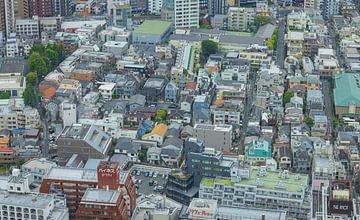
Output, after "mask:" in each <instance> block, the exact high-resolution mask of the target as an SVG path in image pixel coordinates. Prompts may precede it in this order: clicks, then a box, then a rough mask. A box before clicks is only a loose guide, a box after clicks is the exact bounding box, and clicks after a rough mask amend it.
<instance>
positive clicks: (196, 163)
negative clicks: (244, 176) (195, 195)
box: [184, 138, 234, 186]
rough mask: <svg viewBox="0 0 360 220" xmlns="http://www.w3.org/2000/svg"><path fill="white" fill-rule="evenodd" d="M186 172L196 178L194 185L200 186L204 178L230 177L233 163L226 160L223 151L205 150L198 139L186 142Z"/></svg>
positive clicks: (190, 139)
mask: <svg viewBox="0 0 360 220" xmlns="http://www.w3.org/2000/svg"><path fill="white" fill-rule="evenodd" d="M184 149H185V157H186V171H187V172H188V173H190V174H192V175H193V176H194V184H195V185H196V186H199V184H200V181H201V179H202V178H203V177H211V178H215V177H219V176H222V177H230V170H231V167H232V166H233V165H234V163H233V161H231V160H226V159H225V158H224V154H223V152H222V151H219V150H215V149H214V148H205V146H204V143H203V142H202V141H200V140H199V139H196V138H189V139H187V140H186V141H185V142H184Z"/></svg>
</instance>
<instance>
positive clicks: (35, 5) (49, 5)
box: [29, 0, 53, 17]
mask: <svg viewBox="0 0 360 220" xmlns="http://www.w3.org/2000/svg"><path fill="white" fill-rule="evenodd" d="M34 15H37V16H39V17H51V16H53V1H49V0H29V16H30V17H32V16H34Z"/></svg>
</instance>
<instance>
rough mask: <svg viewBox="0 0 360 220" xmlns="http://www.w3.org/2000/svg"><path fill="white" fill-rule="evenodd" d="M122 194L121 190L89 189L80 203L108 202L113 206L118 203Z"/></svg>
mask: <svg viewBox="0 0 360 220" xmlns="http://www.w3.org/2000/svg"><path fill="white" fill-rule="evenodd" d="M120 195H121V193H120V191H117V190H106V189H87V190H86V192H85V194H84V196H83V197H82V199H81V202H80V203H87V202H96V203H107V206H109V205H110V206H111V204H113V205H115V204H116V201H117V200H118V198H119V196H120Z"/></svg>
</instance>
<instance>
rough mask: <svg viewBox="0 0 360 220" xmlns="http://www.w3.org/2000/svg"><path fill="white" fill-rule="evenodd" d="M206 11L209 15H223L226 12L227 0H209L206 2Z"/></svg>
mask: <svg viewBox="0 0 360 220" xmlns="http://www.w3.org/2000/svg"><path fill="white" fill-rule="evenodd" d="M207 8H208V13H209V15H210V16H215V15H224V14H226V13H227V9H228V1H227V0H209V1H208V4H207Z"/></svg>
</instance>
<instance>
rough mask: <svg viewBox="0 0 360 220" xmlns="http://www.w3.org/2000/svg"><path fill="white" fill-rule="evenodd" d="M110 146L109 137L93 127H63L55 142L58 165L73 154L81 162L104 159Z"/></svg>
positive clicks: (80, 125)
mask: <svg viewBox="0 0 360 220" xmlns="http://www.w3.org/2000/svg"><path fill="white" fill-rule="evenodd" d="M111 144H112V140H111V137H110V136H109V135H108V134H106V133H105V132H104V131H103V130H102V129H100V128H98V127H96V126H95V125H82V124H72V125H71V126H68V127H65V128H64V129H63V130H62V132H61V134H60V135H59V137H58V138H57V140H56V145H57V150H58V152H57V153H58V156H59V164H66V162H67V160H68V159H70V157H71V156H72V155H73V154H78V156H79V157H80V158H81V159H82V160H83V161H87V160H88V159H89V158H95V159H105V158H107V156H108V153H109V152H110V150H111Z"/></svg>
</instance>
